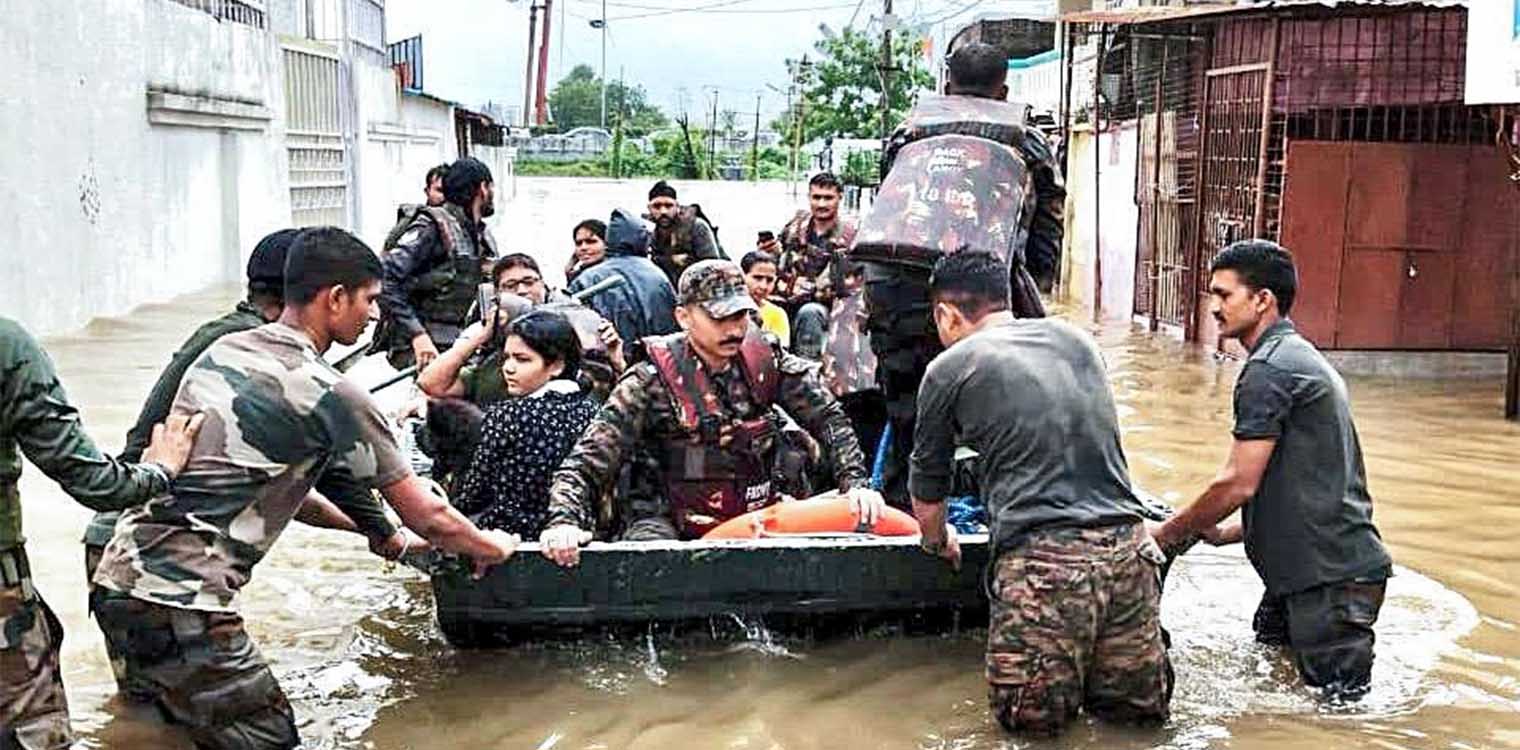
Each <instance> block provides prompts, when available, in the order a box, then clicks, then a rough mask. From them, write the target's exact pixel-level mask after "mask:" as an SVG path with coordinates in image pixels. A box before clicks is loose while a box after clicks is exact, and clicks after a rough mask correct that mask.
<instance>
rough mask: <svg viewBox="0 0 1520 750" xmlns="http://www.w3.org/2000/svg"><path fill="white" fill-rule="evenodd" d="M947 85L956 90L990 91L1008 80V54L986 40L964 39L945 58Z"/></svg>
mask: <svg viewBox="0 0 1520 750" xmlns="http://www.w3.org/2000/svg"><path fill="white" fill-rule="evenodd" d="M945 67H946V68H947V69H948V72H949V74H950V84H951V85H952V86H954V87H956V88H957V89H971V90H974V91H985V92H988V93H991V92H992V90H993V89H996V88H997V87H998V86H1001V85H1003V84H1004V83H1006V82H1007V81H1008V56H1007V55H1005V54H1003V51H1002V50H1000V49H998V48H997V47H994V46H992V45H990V44H987V43H985V42H967V43H965V44H962V45H960V46H958V47H956V48H955V50H954V51H953V52H951V53H950V57H948V58H946V60H945Z"/></svg>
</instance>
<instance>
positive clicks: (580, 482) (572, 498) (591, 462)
mask: <svg viewBox="0 0 1520 750" xmlns="http://www.w3.org/2000/svg"><path fill="white" fill-rule="evenodd" d="M656 377H657V376H656V375H655V372H654V367H653V366H652V365H648V364H642V365H638V366H636V367H634V368H632V369H630V370H629V371H628V374H627V375H625V376H623V379H622V380H620V381H618V384H617V386H616V387H615V388H613V389H612V393H611V395H609V396H608V397H607V401H606V402H605V403H603V404H602V407H601V408H600V409H598V410H597V412H596V416H595V417H592V419H591V424H590V425H588V426H587V427H586V430H585V432H583V433H581V438H580V440H578V441H576V443H575V447H574V448H572V449H571V450H570V455H568V456H566V457H565V460H564V461H563V462H562V463H560V465H559V469H558V470H557V471H555V472H554V481H553V483H552V484H551V485H550V487H549V514H548V522H547V524H546V526H556V525H560V524H570V525H573V526H577V527H580V528H582V529H586V530H588V531H589V530H593V529H595V528H596V514H595V512H594V510H593V507H592V503H593V502H594V501H596V500H597V499H598V498H601V497H605V496H606V495H607V491H608V490H609V489H610V488H611V487H612V485H613V483H614V482H616V481H617V477H618V472H619V470H620V469H621V468H622V465H623V460H624V458H625V457H627V456H628V455H629V453H631V452H632V450H633V447H634V445H635V443H637V442H638V441H639V439H640V438H641V437H643V434H644V428H645V426H646V424H647V423H648V416H649V404H650V400H651V398H652V396H651V395H650V391H651V390H652V389H653V388H654V380H655V379H656Z"/></svg>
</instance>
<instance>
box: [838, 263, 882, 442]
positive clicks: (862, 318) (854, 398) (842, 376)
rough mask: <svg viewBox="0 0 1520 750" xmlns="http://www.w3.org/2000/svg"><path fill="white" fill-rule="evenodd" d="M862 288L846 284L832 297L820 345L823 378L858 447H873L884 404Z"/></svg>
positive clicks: (880, 429) (879, 427)
mask: <svg viewBox="0 0 1520 750" xmlns="http://www.w3.org/2000/svg"><path fill="white" fill-rule="evenodd" d="M866 319H867V315H866V305H865V290H864V289H851V288H849V286H848V285H847V286H846V287H845V291H844V293H843V294H841V295H838V296H836V297H835V298H834V309H833V310H832V311H831V312H830V313H829V337H828V341H827V343H826V344H825V346H824V349H823V380H824V382H825V383H827V384H828V386H829V391H830V392H832V393H833V394H834V397H835V398H837V399H839V404H840V406H842V407H844V412H845V414H846V415H848V416H849V418H850V424H852V425H854V427H855V436H856V437H857V438H858V439H859V440H860V447H861V448H862V449H864V450H865V451H866V452H867V453H868V454H872V453H874V452H875V451H876V447H877V443H879V442H880V441H881V433H882V430H883V429H884V428H885V427H886V424H887V406H886V401H885V399H883V398H882V395H881V389H880V388H878V387H877V385H876V354H875V352H872V351H871V337H870V334H868V333H866V330H865V328H866Z"/></svg>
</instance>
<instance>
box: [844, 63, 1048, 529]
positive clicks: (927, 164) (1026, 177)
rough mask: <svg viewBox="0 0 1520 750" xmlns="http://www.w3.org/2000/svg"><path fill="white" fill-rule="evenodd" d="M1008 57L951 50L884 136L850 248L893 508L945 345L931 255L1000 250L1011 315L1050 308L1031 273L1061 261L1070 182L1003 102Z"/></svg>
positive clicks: (1018, 111) (1016, 111)
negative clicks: (937, 329) (932, 85)
mask: <svg viewBox="0 0 1520 750" xmlns="http://www.w3.org/2000/svg"><path fill="white" fill-rule="evenodd" d="M1006 62H1007V61H1006V59H1005V58H1004V55H1003V53H1002V52H1001V51H999V50H998V49H997V48H995V47H993V46H991V45H987V44H982V43H980V42H973V43H968V44H963V45H961V46H959V47H957V48H956V50H955V52H954V53H953V54H951V56H950V58H949V60H948V61H947V66H948V68H949V81H948V84H947V86H946V94H947V95H946V96H923V97H920V99H919V102H918V104H916V105H915V106H914V108H913V111H912V112H910V113H909V114H908V119H907V121H906V122H904V123H903V125H902V126H900V127H899V128H898V130H897V131H896V132H895V133H894V134H893V135H892V138H891V139H890V140H889V141H888V143H887V147H886V150H885V152H884V153H883V159H882V166H883V175H884V177H883V180H882V185H881V188H880V189H879V190H878V192H877V197H876V202H875V203H874V204H872V206H871V210H870V211H869V213H868V214H867V215H866V217H865V218H864V219H863V220H862V221H861V226H860V230H859V231H858V232H857V233H856V237H855V243H854V245H853V246H852V248H851V251H850V257H851V258H852V259H855V260H859V261H863V262H864V263H865V268H866V307H867V309H868V311H869V316H870V317H869V319H868V321H867V328H868V329H869V330H870V333H871V348H872V350H874V351H875V352H876V357H877V379H878V380H879V381H880V383H881V388H882V392H883V394H884V396H885V397H886V400H887V412H888V417H889V419H890V420H891V423H892V445H891V450H890V451H889V452H888V454H887V462H886V466H885V471H884V476H883V478H884V486H883V491H884V492H885V493H886V496H887V499H888V501H890V502H892V503H893V504H894V505H906V504H907V499H908V498H907V486H906V480H907V463H908V454H909V452H910V451H911V450H912V447H913V420H914V398H915V395H916V394H917V393H918V384H919V380H920V378H921V377H922V376H923V372H924V368H925V367H927V366H928V364H929V361H930V360H932V359H933V358H934V356H935V355H936V354H938V353H939V352H940V350H941V347H940V344H939V341H938V340H937V339H936V337H935V335H934V323H933V321H932V320H931V319H930V316H929V301H928V293H927V289H928V276H929V269H930V268H931V267H932V266H933V264H934V262H935V260H936V259H938V258H939V257H941V256H943V255H946V254H950V253H955V252H958V251H960V250H961V249H963V248H969V249H972V250H986V251H990V252H993V253H996V254H998V255H999V256H1000V257H1003V258H1004V260H1005V262H1006V263H1007V265H1008V270H1009V273H1010V276H1011V280H1012V281H1013V284H1012V286H1011V288H1012V291H1013V294H1014V299H1013V303H1014V304H1013V309H1014V312H1015V314H1017V315H1019V316H1021V317H1039V316H1043V315H1044V314H1045V313H1044V306H1043V304H1042V303H1041V302H1040V298H1039V294H1038V291H1037V288H1038V286H1039V284H1040V283H1042V282H1040V281H1038V280H1037V279H1036V278H1035V277H1032V276H1031V274H1032V273H1038V274H1042V275H1043V274H1046V273H1047V269H1048V270H1049V271H1050V272H1053V270H1054V268H1055V256H1054V254H1053V253H1056V252H1059V248H1060V246H1061V235H1062V231H1063V227H1062V223H1061V220H1060V210H1061V206H1062V204H1063V202H1064V200H1065V189H1064V188H1063V187H1062V184H1061V178H1060V172H1059V171H1058V170H1057V169H1056V167H1055V164H1054V161H1053V158H1052V157H1051V154H1050V150H1049V148H1048V146H1046V145H1045V142H1044V140H1043V138H1042V137H1041V136H1040V135H1039V133H1038V131H1036V130H1034V129H1033V128H1026V127H1024V119H1025V113H1026V108H1023V107H1017V106H1014V105H1012V104H1009V103H1008V102H1006V101H1004V100H1005V99H1006V98H1007V96H1008V86H1007V84H1006V82H1005V81H1006V77H1007V72H1008V70H1007V64H1006ZM1036 256H1038V259H1036Z"/></svg>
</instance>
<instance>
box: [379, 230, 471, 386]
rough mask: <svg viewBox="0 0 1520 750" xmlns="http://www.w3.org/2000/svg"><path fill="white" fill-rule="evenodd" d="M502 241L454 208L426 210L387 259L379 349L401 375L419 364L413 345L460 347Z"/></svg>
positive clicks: (397, 242)
mask: <svg viewBox="0 0 1520 750" xmlns="http://www.w3.org/2000/svg"><path fill="white" fill-rule="evenodd" d="M495 259H496V239H495V238H494V237H492V236H491V230H490V229H487V228H486V225H485V224H484V223H476V222H475V221H474V220H473V219H471V218H470V216H469V214H468V213H467V212H466V211H465V209H464V208H461V207H460V206H457V205H455V204H453V203H447V204H444V205H443V207H441V208H423V209H422V210H421V211H420V212H419V213H418V214H417V215H416V218H415V219H413V221H412V223H411V225H410V227H409V228H408V229H407V230H406V231H405V232H403V233H402V234H401V236H400V238H398V239H397V240H396V243H395V247H394V248H392V249H391V250H389V251H388V252H386V253H385V257H384V264H385V278H384V284H383V287H382V290H381V294H380V309H381V311H382V313H383V316H382V327H383V329H384V330H383V332H382V333H377V334H376V346H385V347H388V348H387V358H388V359H389V360H390V363H391V366H393V367H395V368H396V369H402V368H406V367H410V366H411V365H412V364H414V357H413V354H412V339H413V338H415V337H416V336H417V334H419V333H426V334H428V336H430V337H432V339H433V344H434V345H435V346H437V347H438V351H440V352H441V351H444V350H446V349H448V348H449V347H450V346H452V345H453V344H454V339H456V338H458V336H459V332H460V330H462V329H463V328H464V326H465V324H466V322H467V318H468V316H469V310H470V306H471V305H472V304H474V302H475V299H476V290H477V287H478V286H479V285H480V284H482V283H485V282H488V281H490V278H489V275H490V274H489V267H490V264H491V262H492V261H494V260H495Z"/></svg>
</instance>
